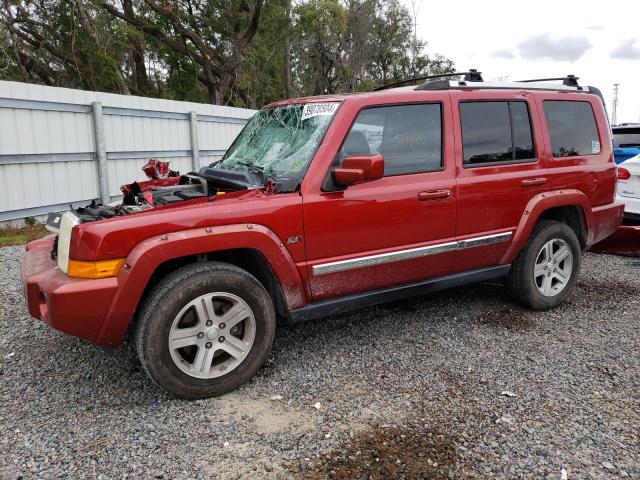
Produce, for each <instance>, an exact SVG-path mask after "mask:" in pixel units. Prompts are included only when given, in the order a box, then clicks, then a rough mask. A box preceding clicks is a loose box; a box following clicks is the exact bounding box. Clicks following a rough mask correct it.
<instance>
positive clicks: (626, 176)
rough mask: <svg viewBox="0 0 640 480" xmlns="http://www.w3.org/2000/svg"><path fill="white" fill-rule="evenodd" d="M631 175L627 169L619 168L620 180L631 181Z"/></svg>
mask: <svg viewBox="0 0 640 480" xmlns="http://www.w3.org/2000/svg"><path fill="white" fill-rule="evenodd" d="M630 178H631V174H630V173H629V170H627V169H626V168H622V167H618V180H629V179H630Z"/></svg>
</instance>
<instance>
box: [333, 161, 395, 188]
mask: <svg viewBox="0 0 640 480" xmlns="http://www.w3.org/2000/svg"><path fill="white" fill-rule="evenodd" d="M383 176H384V158H383V157H382V155H380V154H379V153H378V154H376V155H354V156H351V157H346V158H345V159H344V160H343V161H342V166H341V167H336V168H334V169H333V181H334V182H335V183H336V185H340V186H342V187H346V186H349V185H353V184H354V183H362V182H370V181H371V180H378V179H379V178H382V177H383Z"/></svg>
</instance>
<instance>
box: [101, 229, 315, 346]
mask: <svg viewBox="0 0 640 480" xmlns="http://www.w3.org/2000/svg"><path fill="white" fill-rule="evenodd" d="M239 248H246V249H252V250H256V251H258V252H259V253H261V254H262V256H263V257H264V259H265V260H266V262H267V263H268V264H269V266H270V267H271V270H272V271H273V273H274V275H275V276H276V278H277V280H278V282H279V283H280V286H281V288H282V292H283V294H284V297H285V302H286V304H287V307H288V308H289V310H293V309H295V308H299V307H301V306H303V305H304V304H305V303H306V293H305V289H304V284H303V281H302V279H301V277H300V273H299V272H298V269H297V268H296V264H295V262H294V261H293V258H292V257H291V255H290V254H289V252H288V250H287V249H286V247H285V245H284V243H283V242H282V241H281V240H280V239H279V238H278V236H277V235H276V234H275V233H274V232H273V231H271V230H270V229H269V228H267V227H265V226H263V225H257V224H249V223H244V224H234V225H223V226H218V227H206V228H196V229H191V230H183V231H178V232H172V233H167V234H163V235H157V236H154V237H151V238H148V239H146V240H144V241H142V242H140V243H139V244H138V245H137V246H136V247H135V248H134V249H133V250H132V251H131V252H130V253H129V255H128V256H127V258H126V263H125V266H124V267H123V268H122V269H121V270H120V272H119V273H118V276H117V277H116V278H117V280H118V289H117V291H116V294H115V295H114V298H113V300H112V303H111V307H110V309H109V313H108V314H107V316H106V319H107V320H106V321H105V322H104V324H103V325H102V328H101V329H100V333H99V334H98V338H97V343H98V344H100V345H113V344H117V343H119V342H120V340H121V339H122V335H123V334H124V332H125V331H126V329H127V327H128V326H129V323H130V321H131V319H132V317H133V315H134V313H135V310H136V308H137V307H138V304H139V303H140V300H141V298H142V295H143V293H144V290H145V288H146V286H147V284H148V282H149V280H150V279H151V276H152V275H153V273H154V272H155V271H156V269H157V268H158V267H159V266H160V265H161V264H162V263H164V262H166V261H168V260H174V259H177V258H181V257H186V256H192V255H198V254H204V253H210V252H216V251H223V250H232V249H239Z"/></svg>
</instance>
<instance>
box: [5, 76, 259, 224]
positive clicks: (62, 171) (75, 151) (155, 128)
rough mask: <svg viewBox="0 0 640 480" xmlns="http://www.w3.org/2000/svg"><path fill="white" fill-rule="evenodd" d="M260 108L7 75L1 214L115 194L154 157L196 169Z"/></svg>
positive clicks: (53, 207)
mask: <svg viewBox="0 0 640 480" xmlns="http://www.w3.org/2000/svg"><path fill="white" fill-rule="evenodd" d="M253 113H254V111H253V110H247V109H243V108H233V107H224V106H217V105H205V104H199V103H189V102H175V101H170V100H158V99H152V98H143V97H133V96H125V95H114V94H108V93H100V92H88V91H82V90H71V89H67V88H54V87H45V86H40V85H30V84H25V83H17V82H4V81H0V221H4V220H12V219H19V218H23V217H27V216H35V215H42V214H45V213H49V212H55V211H61V210H65V209H67V208H68V206H69V204H74V205H78V204H83V203H87V202H88V201H90V200H91V199H94V198H99V199H101V200H102V201H103V202H104V201H105V200H113V199H114V198H117V197H119V195H120V185H122V184H123V183H129V182H131V181H133V180H144V179H145V176H144V173H143V172H142V171H141V170H140V168H141V167H142V165H143V164H144V163H145V162H146V159H148V158H157V159H160V160H165V161H167V160H169V161H171V168H172V169H173V170H179V171H181V172H187V171H197V170H198V169H199V168H200V167H201V166H203V165H206V164H209V163H211V162H212V161H213V160H216V159H218V158H220V157H221V156H222V154H223V153H224V152H225V150H226V149H227V148H228V147H229V145H230V144H231V142H232V141H233V139H234V138H235V137H236V135H237V134H238V133H239V132H240V130H241V129H242V127H243V126H244V124H245V123H246V122H247V120H248V119H249V118H250V117H251V115H253Z"/></svg>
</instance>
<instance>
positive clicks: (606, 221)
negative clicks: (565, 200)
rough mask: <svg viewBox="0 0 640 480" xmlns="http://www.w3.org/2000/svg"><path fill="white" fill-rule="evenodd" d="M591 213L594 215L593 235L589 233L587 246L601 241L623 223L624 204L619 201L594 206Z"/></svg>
mask: <svg viewBox="0 0 640 480" xmlns="http://www.w3.org/2000/svg"><path fill="white" fill-rule="evenodd" d="M591 213H592V215H593V236H591V235H589V242H588V245H587V247H591V246H592V245H594V244H596V243H598V242H601V241H602V240H604V239H605V238H607V237H609V236H610V235H612V234H613V233H614V232H615V231H616V230H617V229H618V227H619V226H620V224H621V223H622V215H623V213H624V205H623V204H622V203H618V202H614V203H608V204H606V205H600V206H598V207H593V209H592V210H591Z"/></svg>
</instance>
